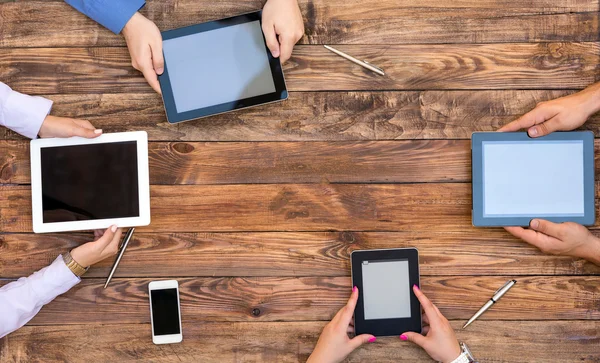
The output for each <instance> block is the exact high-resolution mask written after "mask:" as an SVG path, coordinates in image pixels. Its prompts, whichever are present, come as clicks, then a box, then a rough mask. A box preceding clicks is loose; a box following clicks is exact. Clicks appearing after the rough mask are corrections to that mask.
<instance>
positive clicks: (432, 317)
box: [413, 285, 440, 324]
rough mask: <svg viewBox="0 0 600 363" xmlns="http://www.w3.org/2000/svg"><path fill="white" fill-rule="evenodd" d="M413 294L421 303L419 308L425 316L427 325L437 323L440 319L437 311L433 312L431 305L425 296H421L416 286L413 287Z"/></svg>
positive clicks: (421, 293)
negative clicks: (421, 308)
mask: <svg viewBox="0 0 600 363" xmlns="http://www.w3.org/2000/svg"><path fill="white" fill-rule="evenodd" d="M413 292H414V293H415V295H416V296H417V299H419V302H420V303H421V306H422V307H423V310H424V311H425V315H426V316H427V318H428V321H429V323H430V324H436V323H437V322H439V319H440V318H439V316H438V313H437V311H435V307H434V305H433V303H432V302H431V301H429V299H428V298H427V296H425V294H423V292H422V291H421V290H420V289H419V288H418V287H417V285H414V286H413Z"/></svg>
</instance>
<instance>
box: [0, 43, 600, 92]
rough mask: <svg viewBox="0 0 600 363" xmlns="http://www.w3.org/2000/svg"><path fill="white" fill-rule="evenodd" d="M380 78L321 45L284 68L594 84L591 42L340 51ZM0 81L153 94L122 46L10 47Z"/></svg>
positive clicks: (458, 85)
mask: <svg viewBox="0 0 600 363" xmlns="http://www.w3.org/2000/svg"><path fill="white" fill-rule="evenodd" d="M339 49H340V50H341V51H344V52H347V53H349V54H352V55H353V56H355V57H357V58H360V59H366V60H368V61H369V62H371V63H373V64H377V65H378V66H380V67H382V68H383V69H384V70H385V71H386V75H385V76H379V75H377V74H375V73H373V72H370V71H368V70H366V69H364V68H362V67H360V66H358V65H356V64H354V63H352V62H346V61H344V60H343V59H340V57H339V56H337V55H335V54H333V53H331V52H330V51H328V50H327V49H325V48H323V47H322V46H316V45H301V46H298V47H296V50H295V52H294V55H293V57H292V59H291V60H290V61H289V62H288V63H287V64H286V65H285V66H284V69H285V73H286V80H287V86H288V88H289V90H291V91H354V90H429V89H563V88H584V87H585V86H587V85H589V84H590V83H593V82H594V81H596V80H597V79H598V78H597V74H598V58H599V57H600V52H599V46H598V44H596V43H528V44H514V43H503V44H480V45H476V44H464V45H462V44H449V45H435V44H434V45H427V46H423V45H381V46H379V45H343V46H339ZM0 79H2V80H3V82H5V83H7V84H9V85H11V86H12V87H13V88H14V89H16V90H17V91H19V92H23V93H27V94H57V93H59V94H61V93H107V92H118V93H129V92H145V93H147V92H152V89H151V88H150V86H149V85H148V84H147V83H146V81H145V79H144V78H143V77H142V75H141V73H139V72H137V71H136V70H135V69H133V68H132V67H131V61H130V59H129V54H128V53H127V49H126V48H104V47H99V48H9V49H6V50H4V51H3V52H2V53H1V54H0Z"/></svg>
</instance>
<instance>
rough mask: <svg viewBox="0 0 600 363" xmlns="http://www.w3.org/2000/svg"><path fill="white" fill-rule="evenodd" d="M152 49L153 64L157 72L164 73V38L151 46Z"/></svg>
mask: <svg viewBox="0 0 600 363" xmlns="http://www.w3.org/2000/svg"><path fill="white" fill-rule="evenodd" d="M150 50H151V51H152V65H153V66H154V71H155V72H156V74H163V72H164V71H165V59H164V57H163V51H162V40H161V41H160V42H158V43H156V44H154V45H152V46H151V47H150Z"/></svg>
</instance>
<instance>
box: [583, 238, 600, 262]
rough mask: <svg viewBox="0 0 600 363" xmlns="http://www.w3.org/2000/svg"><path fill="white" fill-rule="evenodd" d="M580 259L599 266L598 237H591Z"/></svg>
mask: <svg viewBox="0 0 600 363" xmlns="http://www.w3.org/2000/svg"><path fill="white" fill-rule="evenodd" d="M581 257H582V258H584V259H586V260H588V261H590V262H591V263H593V264H596V265H598V266H600V239H599V238H598V237H596V236H592V238H591V240H590V241H589V242H588V243H587V244H586V248H585V250H584V251H583V254H582V256H581Z"/></svg>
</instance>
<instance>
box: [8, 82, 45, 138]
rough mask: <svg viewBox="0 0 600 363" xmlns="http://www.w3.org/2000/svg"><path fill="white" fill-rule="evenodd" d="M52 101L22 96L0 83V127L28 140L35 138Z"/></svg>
mask: <svg viewBox="0 0 600 363" xmlns="http://www.w3.org/2000/svg"><path fill="white" fill-rule="evenodd" d="M51 108H52V101H50V100H48V99H45V98H43V97H37V96H36V97H34V96H28V95H24V94H22V93H19V92H16V91H13V90H12V89H11V88H10V87H8V86H7V85H6V84H4V83H2V82H0V125H1V126H6V127H8V128H9V129H11V130H13V131H14V132H17V133H19V134H21V135H23V136H25V137H28V138H30V139H35V138H37V135H38V132H39V131H40V128H41V127H42V123H43V122H44V119H45V118H46V116H48V114H49V113H50V109H51Z"/></svg>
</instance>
